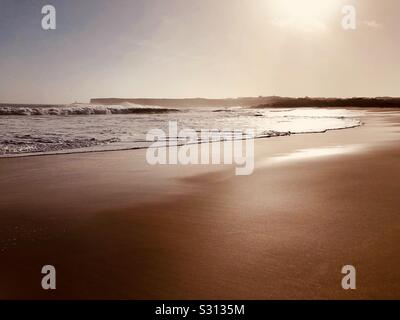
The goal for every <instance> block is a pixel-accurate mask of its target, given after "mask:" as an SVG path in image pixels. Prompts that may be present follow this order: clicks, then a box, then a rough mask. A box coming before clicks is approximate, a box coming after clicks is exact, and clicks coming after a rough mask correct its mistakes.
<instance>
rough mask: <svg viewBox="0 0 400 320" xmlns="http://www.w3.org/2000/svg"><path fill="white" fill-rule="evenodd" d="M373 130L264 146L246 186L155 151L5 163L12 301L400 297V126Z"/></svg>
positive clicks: (377, 118)
mask: <svg viewBox="0 0 400 320" xmlns="http://www.w3.org/2000/svg"><path fill="white" fill-rule="evenodd" d="M364 121H365V122H366V124H365V126H363V127H360V128H355V129H348V130H341V131H331V132H327V133H324V134H309V135H298V136H291V137H279V138H271V139H263V140H257V141H256V148H255V151H256V157H255V158H256V170H255V172H254V173H253V175H251V176H243V177H239V176H235V175H234V171H233V170H234V169H233V168H232V167H225V166H186V167H182V166H161V167H160V166H157V167H151V166H149V165H147V164H146V162H145V159H144V154H145V151H144V150H136V151H121V152H111V153H93V154H75V155H74V154H72V155H58V156H43V157H29V158H15V159H0V176H1V180H0V192H1V193H0V212H1V213H0V261H1V263H0V298H1V299H14V298H21V299H44V298H46V299H68V298H73V299H94V298H100V299H106V298H110V299H385V298H389V299H400V271H399V265H400V211H399V208H400V198H399V191H398V188H399V182H400V162H399V159H400V141H399V139H400V134H399V126H398V124H399V123H400V121H399V115H397V114H391V113H390V112H379V113H369V114H368V115H367V116H366V117H365V119H364ZM299 149H307V150H309V151H308V152H303V153H301V155H302V156H301V157H299V156H298V155H299V153H298V152H296V150H299ZM327 149H328V150H331V151H332V152H328V153H326V152H322V153H321V152H318V151H321V150H325V151H326V150H327ZM310 150H311V151H310ZM337 151H338V152H337ZM278 156H279V157H278ZM46 264H51V265H54V266H55V267H56V269H57V290H55V291H50V292H49V291H44V290H42V289H41V287H40V283H41V277H42V275H41V273H40V271H41V267H42V266H43V265H46ZM348 264H351V265H354V266H355V267H356V268H357V290H355V291H344V290H343V289H342V288H341V279H342V276H343V275H342V274H341V268H342V266H344V265H348Z"/></svg>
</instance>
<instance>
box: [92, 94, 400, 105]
mask: <svg viewBox="0 0 400 320" xmlns="http://www.w3.org/2000/svg"><path fill="white" fill-rule="evenodd" d="M124 102H129V103H134V104H140V105H147V106H160V107H175V108H178V107H234V106H243V107H253V108H304V107H323V108H340V107H355V108H400V98H391V97H378V98H346V99H342V98H309V97H305V98H286V97H277V96H270V97H243V98H228V99H203V98H188V99H147V98H143V99H140V98H138V99H120V98H98V99H91V100H90V103H93V104H105V105H113V104H121V103H124Z"/></svg>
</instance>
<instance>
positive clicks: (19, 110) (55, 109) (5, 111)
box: [0, 103, 179, 116]
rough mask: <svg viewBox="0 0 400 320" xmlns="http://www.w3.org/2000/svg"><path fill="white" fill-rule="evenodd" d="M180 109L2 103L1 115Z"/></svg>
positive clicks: (127, 105) (53, 114)
mask: <svg viewBox="0 0 400 320" xmlns="http://www.w3.org/2000/svg"><path fill="white" fill-rule="evenodd" d="M178 111H179V110H177V109H171V108H162V107H149V106H141V105H135V104H130V103H123V104H121V105H87V104H72V105H0V116H44V115H51V116H70V115H74V116H75V115H110V114H156V113H169V112H178Z"/></svg>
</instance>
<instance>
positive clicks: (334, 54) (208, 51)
mask: <svg viewBox="0 0 400 320" xmlns="http://www.w3.org/2000/svg"><path fill="white" fill-rule="evenodd" d="M45 4H52V5H54V6H55V8H56V10H57V11H56V13H57V29H56V30H51V31H44V30H42V28H41V19H42V17H43V15H42V14H41V9H42V6H43V5H45ZM344 4H354V5H355V7H356V9H357V29H356V30H354V31H345V30H343V28H342V27H341V19H342V17H343V15H342V13H341V9H342V7H343V5H344ZM399 59H400V1H398V0H384V1H378V0H358V1H356V0H349V1H345V0H218V1H216V0H112V1H111V0H46V1H41V0H0V101H2V102H25V103H33V102H35V103H70V102H73V101H75V100H77V101H83V102H85V101H88V100H89V99H90V98H91V97H167V98H172V97H176V98H181V97H237V96H258V95H282V96H306V95H307V96H331V97H332V96H386V95H391V96H400V85H399V84H400V63H399Z"/></svg>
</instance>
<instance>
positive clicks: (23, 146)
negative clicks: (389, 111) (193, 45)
mask: <svg viewBox="0 0 400 320" xmlns="http://www.w3.org/2000/svg"><path fill="white" fill-rule="evenodd" d="M361 116H362V111H356V110H349V109H343V108H341V109H324V108H296V109H292V108H279V109H278V108H274V109H251V108H243V107H239V106H238V107H229V108H226V107H221V108H218V107H201V108H196V107H190V108H176V109H173V108H163V107H148V106H141V105H136V104H130V103H123V104H121V105H93V104H70V105H7V104H2V105H0V157H10V156H11V157H14V156H29V155H36V154H54V153H74V152H93V151H111V150H128V149H138V148H146V147H148V146H149V145H151V144H152V142H151V141H147V140H146V134H147V133H148V132H149V130H151V129H162V130H164V131H165V132H168V123H169V122H170V121H177V123H178V129H193V130H195V131H197V132H199V131H200V130H216V131H221V132H222V131H223V132H229V131H233V130H239V131H245V130H247V129H253V130H254V132H255V136H254V138H268V137H275V136H282V135H291V134H300V133H320V132H325V131H327V130H337V129H346V128H353V127H357V126H360V125H362V122H361V120H360V117H361ZM224 137H225V138H226V135H225V136H224ZM167 141H168V139H167ZM167 141H166V142H165V143H167ZM198 142H202V141H198ZM183 143H185V141H178V144H183Z"/></svg>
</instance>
